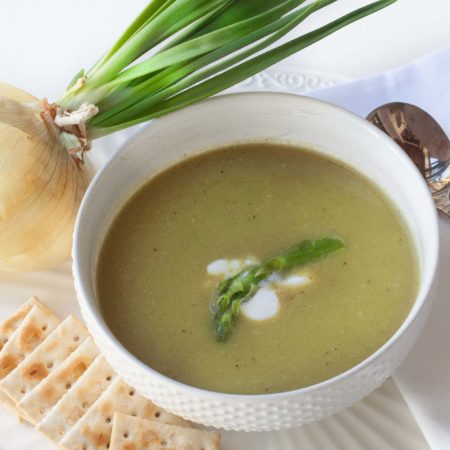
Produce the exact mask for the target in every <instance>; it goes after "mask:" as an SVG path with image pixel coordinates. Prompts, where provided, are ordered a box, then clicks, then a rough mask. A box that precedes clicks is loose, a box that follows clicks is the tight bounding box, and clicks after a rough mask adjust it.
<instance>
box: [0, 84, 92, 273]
mask: <svg viewBox="0 0 450 450" xmlns="http://www.w3.org/2000/svg"><path fill="white" fill-rule="evenodd" d="M87 184H88V176H87V172H86V170H85V168H84V165H83V164H82V163H81V162H77V161H76V160H75V159H74V158H73V157H72V156H70V155H69V153H68V152H67V150H66V149H65V148H64V147H63V145H62V144H61V141H60V139H59V131H58V129H57V128H56V127H52V126H51V124H47V123H46V122H45V121H44V120H43V119H42V117H41V116H40V104H39V102H38V101H37V100H36V99H35V98H34V97H32V96H31V95H29V94H27V93H26V92H24V91H22V90H20V89H17V88H14V87H12V86H9V85H5V84H0V270H2V271H17V270H21V271H32V270H38V269H44V268H48V267H52V266H55V265H57V264H58V263H60V262H62V261H64V260H65V259H67V258H68V257H69V255H70V249H71V241H72V232H73V225H74V221H75V218H76V214H77V210H78V207H79V204H80V201H81V199H82V196H83V194H84V192H85V190H86V187H87Z"/></svg>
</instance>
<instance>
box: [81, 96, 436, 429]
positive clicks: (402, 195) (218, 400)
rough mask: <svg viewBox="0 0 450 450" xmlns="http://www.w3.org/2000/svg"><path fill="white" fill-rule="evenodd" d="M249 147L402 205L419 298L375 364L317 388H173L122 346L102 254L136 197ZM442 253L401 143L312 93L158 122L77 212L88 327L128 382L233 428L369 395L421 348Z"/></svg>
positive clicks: (223, 100) (283, 421) (207, 107)
mask: <svg viewBox="0 0 450 450" xmlns="http://www.w3.org/2000/svg"><path fill="white" fill-rule="evenodd" d="M242 141H274V142H287V143H292V144H298V145H303V146H308V147H311V148H315V149H316V150H317V151H319V152H322V153H323V154H324V155H327V156H329V157H332V158H335V159H338V160H339V161H341V162H343V163H345V164H348V165H351V166H354V167H355V168H356V169H357V170H359V171H360V172H362V173H363V174H365V175H366V176H367V177H368V178H370V179H372V180H373V181H374V182H375V183H376V184H378V186H380V188H381V189H383V190H384V191H385V192H386V194H387V195H388V196H389V197H390V198H391V200H392V201H393V202H394V203H395V204H396V205H397V206H398V209H399V210H400V213H401V214H402V215H403V217H404V219H405V221H406V222H407V224H408V226H409V228H410V230H411V235H412V237H413V242H414V243H415V245H416V247H417V254H418V258H419V262H420V270H421V274H420V292H419V294H418V297H417V300H416V302H415V304H414V307H413V309H412V311H411V313H410V314H409V316H408V318H407V319H406V321H405V322H404V323H403V325H402V326H401V328H400V329H399V330H398V331H397V333H396V334H395V335H394V336H393V337H392V338H391V339H390V341H389V342H387V343H386V344H385V345H384V346H383V347H381V348H380V349H379V350H378V351H377V352H376V353H375V354H373V355H372V356H371V357H369V358H368V359H367V360H365V361H363V362H362V363H360V364H359V365H357V366H356V367H354V368H352V369H351V370H349V371H347V372H345V373H343V374H340V375H338V376H336V377H334V378H332V379H330V380H327V381H325V382H323V383H320V384H317V385H315V386H311V387H309V388H304V389H299V390H295V391H290V392H284V393H280V394H271V395H259V396H239V395H226V394H220V393H213V392H208V391H203V390H201V389H196V388H192V387H190V386H186V385H183V384H181V383H178V382H175V381H173V380H171V379H169V378H167V377H165V376H163V375H161V374H159V373H157V372H156V371H154V370H153V369H151V368H149V367H147V366H145V365H144V364H143V363H141V362H140V361H138V360H137V359H136V358H135V357H134V356H133V355H132V354H130V353H129V352H128V351H127V350H126V349H125V348H124V347H123V346H122V345H121V344H120V343H119V342H118V341H117V340H116V338H115V337H114V336H113V334H112V333H111V332H110V330H109V329H108V327H107V326H106V324H105V323H104V321H103V319H102V316H101V311H100V307H99V305H98V302H97V300H96V294H95V270H96V260H97V255H98V251H99V248H100V247H101V244H102V240H103V237H104V235H105V232H106V230H107V229H108V227H109V225H110V223H111V221H112V219H113V218H114V214H115V212H116V211H117V210H118V208H120V206H121V205H122V204H123V203H124V202H125V201H126V200H127V199H128V198H129V196H130V194H131V193H132V192H133V191H134V190H136V189H137V188H138V187H139V186H141V185H142V184H143V183H144V182H145V181H146V180H148V179H149V178H150V177H151V176H152V175H153V174H155V173H157V172H158V171H160V170H162V169H164V168H165V167H167V166H169V165H170V164H172V163H174V162H176V161H179V160H180V159H182V158H184V157H185V156H186V155H192V154H195V153H198V152H200V151H204V150H208V149H213V148H215V147H218V146H220V145H225V144H229V143H235V142H242ZM394 167H395V170H394V169H393V168H394ZM368 220H370V218H368ZM437 250H438V233H437V218H436V211H435V208H434V205H433V203H432V200H431V197H430V195H429V193H428V190H427V188H426V185H425V183H424V182H423V180H422V179H421V178H420V176H419V174H418V172H417V171H416V169H415V167H414V166H413V164H412V163H411V162H410V161H409V160H408V159H407V158H406V156H405V155H404V154H403V153H402V151H401V150H400V149H399V148H398V147H397V145H396V144H395V143H394V142H392V141H390V140H389V139H388V138H387V137H386V136H384V135H383V134H382V133H381V132H380V131H379V130H377V129H375V128H374V127H373V126H371V125H370V124H368V123H367V122H365V121H363V120H362V119H360V118H357V117H356V116H354V115H352V114H350V113H348V112H345V111H343V110H341V109H339V108H336V107H334V106H331V105H328V104H326V103H323V102H319V101H316V100H312V99H308V98H305V97H300V96H294V95H286V94H268V93H258V94H256V93H255V94H237V95H231V96H222V97H216V98H214V99H212V100H209V101H206V102H203V103H201V104H198V105H194V106H192V107H189V108H186V109H185V110H183V111H180V112H177V113H174V114H171V115H169V116H166V117H164V118H162V119H159V120H158V121H156V122H154V123H153V124H151V125H150V126H149V127H147V128H145V129H144V130H143V131H141V132H140V133H139V134H138V135H137V136H136V137H135V138H133V139H131V141H129V142H128V143H127V144H126V145H125V146H124V147H123V148H122V149H121V150H120V151H119V152H118V153H117V155H116V156H115V157H114V158H113V160H112V161H111V162H110V163H109V164H108V165H107V166H106V167H105V168H104V169H103V170H102V171H101V172H100V173H98V174H97V175H96V177H95V178H94V180H93V182H92V184H91V186H90V188H89V190H88V193H87V195H86V197H85V199H84V201H83V204H82V207H81V210H80V213H79V216H78V221H77V226H76V231H75V236H74V247H73V257H74V266H73V271H74V278H75V287H76V290H77V294H78V298H79V302H80V306H81V311H82V314H83V317H84V319H85V321H86V323H87V326H88V328H89V330H90V332H91V334H92V335H93V337H94V339H95V341H96V343H97V345H98V346H99V348H100V350H101V351H102V353H103V354H104V356H105V357H106V359H107V360H108V361H109V363H110V364H111V365H112V367H113V368H114V369H115V370H116V371H117V372H118V373H119V374H120V375H121V376H122V377H123V378H124V379H125V380H126V382H127V383H129V384H130V385H131V386H133V387H134V388H136V389H137V390H138V391H139V392H140V393H141V394H143V395H145V396H147V397H148V398H150V399H151V400H153V401H154V402H155V403H157V404H158V405H160V406H161V407H163V408H165V409H167V410H168V411H170V412H172V413H175V414H178V415H180V416H182V417H184V418H186V419H189V420H192V421H194V422H197V423H201V424H204V425H207V426H214V427H218V428H224V429H229V430H244V431H270V430H277V429H283V428H290V427H294V426H298V425H302V424H305V423H308V422H311V421H314V420H318V419H320V418H322V417H324V416H326V415H329V414H333V413H335V412H337V411H339V410H341V409H343V408H345V407H347V406H349V405H351V404H353V403H355V402H357V401H358V400H360V399H361V398H363V397H364V396H366V395H368V394H369V393H370V392H371V391H372V390H374V389H375V388H376V387H378V386H379V385H380V384H381V383H383V381H384V380H385V379H386V378H387V377H389V376H390V375H391V374H392V373H393V371H394V370H395V369H396V368H397V367H398V366H399V364H400V363H401V362H402V361H403V359H404V358H405V357H406V355H407V354H408V352H409V351H410V350H411V348H412V346H413V345H414V343H415V342H416V340H417V338H418V336H419V334H420V331H421V329H422V327H423V325H424V322H425V320H426V317H427V314H428V311H429V309H430V301H429V300H427V294H428V291H429V290H430V287H431V284H432V280H433V276H434V272H435V267H436V261H437V253H438V251H437ZM194 350H195V349H194Z"/></svg>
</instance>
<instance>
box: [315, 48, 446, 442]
mask: <svg viewBox="0 0 450 450" xmlns="http://www.w3.org/2000/svg"><path fill="white" fill-rule="evenodd" d="M310 95H311V96H313V97H316V98H320V99H323V100H326V101H328V102H331V103H334V104H337V105H339V106H342V107H343V108H345V109H348V110H350V111H353V112H354V113H356V114H358V115H360V116H362V117H366V116H367V114H368V113H370V112H371V111H372V110H373V109H375V108H376V107H377V106H380V105H382V104H384V103H389V102H393V101H403V102H407V103H412V104H415V105H417V106H420V107H421V108H423V109H424V110H425V111H427V112H429V113H430V114H431V115H432V116H433V117H434V118H435V119H436V120H437V121H438V122H439V123H440V124H441V126H442V127H443V128H444V130H445V131H446V132H447V134H448V135H449V136H450V48H445V49H441V50H438V51H436V52H434V53H432V54H430V55H428V56H425V57H423V58H421V59H419V60H417V61H415V62H413V63H412V64H409V65H407V66H405V67H402V68H400V69H397V70H394V71H392V72H389V73H385V74H382V75H378V76H374V77H371V78H367V79H363V80H358V81H353V82H349V83H345V84H341V85H338V86H335V87H331V88H327V89H322V90H319V91H315V92H313V93H311V94H310ZM439 220H440V234H441V236H440V237H441V246H440V262H439V269H438V275H437V279H436V284H435V291H434V293H433V294H432V296H433V297H434V298H433V301H434V303H433V307H432V312H431V315H430V317H429V320H428V322H427V325H426V326H425V329H424V332H423V334H422V336H421V338H420V340H419V342H418V344H417V345H416V346H415V347H414V350H413V351H412V353H411V354H410V356H408V358H407V360H406V361H405V363H404V364H403V365H402V366H401V368H400V369H399V370H398V371H397V372H396V373H395V375H394V379H395V381H396V382H397V384H398V386H399V388H400V390H401V392H402V393H403V395H404V397H405V399H406V402H407V403H408V405H409V407H410V409H411V411H412V413H413V414H414V416H415V418H416V420H417V422H418V424H419V426H420V427H421V429H422V432H423V433H424V435H425V438H426V439H427V441H428V442H429V444H430V446H431V448H432V449H433V450H449V449H450V218H447V217H445V216H443V215H441V216H440V219H439ZM402 450H403V449H402Z"/></svg>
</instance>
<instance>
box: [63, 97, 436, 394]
mask: <svg viewBox="0 0 450 450" xmlns="http://www.w3.org/2000/svg"><path fill="white" fill-rule="evenodd" d="M236 97H240V98H243V97H248V98H249V99H250V98H253V97H272V98H274V97H276V98H280V97H289V98H296V99H298V100H299V101H300V102H303V106H305V102H306V104H307V103H308V102H309V103H315V104H318V105H321V106H322V107H325V108H329V109H330V110H334V111H335V112H337V113H339V114H342V115H343V116H347V118H349V119H351V120H354V121H355V123H357V124H359V125H362V126H364V127H366V128H367V130H368V131H369V132H371V133H373V134H375V135H377V136H378V138H381V139H382V141H384V143H385V144H386V146H385V148H387V149H389V150H390V151H392V152H394V153H396V155H397V157H398V158H400V160H402V162H403V163H404V164H406V165H408V166H410V168H413V169H414V172H415V173H416V177H415V182H416V183H418V184H419V185H420V186H421V189H422V192H423V193H424V200H425V202H427V203H428V209H429V210H430V212H431V214H433V221H432V222H433V229H432V230H430V235H432V238H431V240H432V245H431V246H430V247H427V249H428V251H429V252H430V255H431V256H430V264H429V268H428V270H427V271H426V273H425V277H424V278H423V279H422V280H421V285H420V289H419V292H418V294H417V296H416V299H415V301H414V303H413V305H412V307H411V310H410V312H409V313H408V316H407V317H406V318H405V320H404V321H403V322H402V324H401V325H400V327H399V328H398V329H397V330H396V332H395V333H394V334H393V335H392V336H391V337H390V338H389V340H388V341H386V342H385V343H384V344H383V345H382V346H381V347H379V348H378V349H377V350H376V351H375V352H374V353H372V354H371V355H370V356H368V357H367V358H366V359H364V360H362V361H361V362H359V363H358V364H356V365H355V366H353V367H351V368H350V369H348V370H346V371H344V372H341V373H339V374H337V375H335V376H333V377H331V378H327V379H326V380H323V381H321V382H319V383H316V384H313V385H310V386H306V387H303V388H299V389H293V390H288V391H282V392H275V393H268V394H230V393H223V392H218V391H210V390H207V389H202V388H198V387H195V386H191V385H188V384H185V383H182V382H180V381H177V380H174V379H172V378H170V377H168V376H166V375H164V374H162V373H160V372H158V371H157V370H155V369H153V368H152V367H150V366H148V365H147V364H145V363H144V362H142V361H141V360H140V359H138V358H137V357H136V356H134V355H133V354H132V353H131V352H130V351H129V350H127V348H126V347H124V345H123V344H122V343H121V342H120V341H119V340H118V339H117V338H116V337H115V336H114V334H113V333H112V331H111V330H110V329H109V327H108V326H107V324H106V322H105V321H104V319H103V317H102V315H101V314H97V313H96V312H95V308H94V307H93V306H92V302H93V299H91V298H90V297H89V295H88V293H87V291H86V289H85V286H84V282H83V280H82V277H81V270H80V267H79V263H78V247H79V246H80V245H83V244H82V240H81V237H80V233H81V232H80V228H81V224H82V222H83V216H84V214H85V209H86V208H87V205H88V203H89V202H90V198H91V197H92V196H93V195H95V194H94V193H95V189H96V185H97V182H98V180H99V179H100V178H101V177H103V174H104V173H105V172H106V171H107V170H108V168H109V166H110V165H112V164H114V163H115V160H116V158H117V157H118V156H120V154H121V153H122V152H123V151H125V149H126V148H127V147H128V146H129V145H131V144H132V143H133V142H134V141H135V140H137V139H139V138H140V137H141V136H142V134H144V133H145V132H146V130H147V129H148V128H149V127H151V126H152V124H153V122H150V123H149V124H148V125H147V126H145V127H144V128H142V129H141V130H139V132H138V133H137V134H135V135H134V136H132V137H130V138H129V139H127V140H126V141H125V142H124V143H123V144H122V145H121V146H120V148H119V149H118V151H117V152H116V153H115V154H114V156H113V157H112V158H111V159H110V160H109V161H108V162H107V163H106V164H105V165H104V166H103V167H102V168H101V169H100V170H99V171H98V172H97V173H96V174H95V176H94V178H93V179H92V181H91V183H90V185H89V187H88V189H87V191H86V193H85V195H84V198H83V200H82V202H81V205H80V209H79V211H78V215H77V220H76V224H75V230H74V235H73V246H72V258H73V265H72V273H73V277H74V284H75V290H76V292H77V297H78V301H79V303H80V307H81V311H82V313H83V315H85V314H89V316H90V318H91V319H92V322H93V323H95V324H96V326H97V328H98V329H97V330H96V332H101V334H102V336H103V338H105V339H106V340H107V341H109V342H110V343H112V345H113V347H114V349H115V350H116V351H117V352H118V353H120V354H121V356H122V357H123V358H125V359H126V360H128V361H130V362H131V363H132V364H133V365H137V366H139V369H140V370H141V371H143V372H144V373H145V374H146V375H148V376H149V377H151V378H152V379H153V380H155V381H158V382H159V383H161V384H166V385H171V386H172V387H173V388H174V389H177V390H182V391H189V392H190V393H191V394H193V395H195V396H197V397H204V398H210V399H214V400H231V401H233V400H235V401H247V402H248V401H258V402H259V401H270V400H275V399H277V400H279V399H285V398H290V397H294V396H297V395H304V394H309V393H312V392H314V391H317V390H321V389H324V388H327V387H328V386H330V385H333V384H335V383H337V382H339V381H341V380H343V379H345V378H347V377H349V376H351V375H353V374H355V373H357V372H359V371H361V370H363V369H364V368H366V367H367V366H368V365H369V364H371V363H372V362H373V361H375V360H376V359H378V358H379V357H380V356H381V355H382V354H383V353H385V352H386V351H387V350H388V349H390V347H392V345H393V344H394V343H395V342H396V341H397V340H398V339H399V338H400V337H401V336H402V335H403V334H404V333H405V331H406V330H407V329H408V328H409V327H410V326H411V325H412V324H413V322H414V321H415V319H416V317H417V315H418V314H419V312H420V311H421V309H422V308H423V306H424V303H425V302H426V301H427V298H428V294H429V292H430V290H431V287H432V284H433V281H434V278H435V274H436V268H437V263H438V255H439V228H438V214H437V210H436V207H435V204H434V202H433V199H432V196H431V194H430V192H429V190H428V186H427V184H426V182H425V180H424V179H423V178H422V176H421V175H420V173H419V171H418V170H417V168H416V166H415V165H414V163H413V162H412V161H411V160H410V159H409V157H408V156H407V155H406V154H405V152H404V151H403V150H402V149H401V148H400V146H399V145H398V144H397V143H396V142H394V141H393V140H392V139H391V138H389V137H388V136H387V135H386V134H385V133H383V132H382V131H381V130H379V129H378V128H377V127H375V126H374V125H372V124H371V123H370V122H368V121H367V120H365V119H363V118H361V117H360V116H358V115H356V114H354V113H352V112H350V111H348V110H345V109H343V108H341V107H339V106H336V105H333V104H331V103H328V102H325V101H323V100H318V99H314V98H311V97H307V96H303V95H298V94H291V93H281V92H245V93H232V94H225V95H219V96H215V97H212V98H209V99H207V100H204V101H202V102H199V103H196V104H194V105H190V106H188V107H186V108H184V109H182V110H180V111H175V112H173V113H170V114H169V115H170V116H174V115H181V116H182V115H185V114H189V111H190V110H192V109H195V108H199V107H200V108H202V107H203V105H204V104H209V103H216V102H219V103H220V102H224V101H233V99H234V98H236ZM266 104H267V105H270V104H271V102H270V99H267V103H266ZM157 120H164V118H162V119H157ZM356 170H357V168H356ZM375 184H377V183H376V182H375ZM87 322H88V321H87ZM94 339H95V335H94Z"/></svg>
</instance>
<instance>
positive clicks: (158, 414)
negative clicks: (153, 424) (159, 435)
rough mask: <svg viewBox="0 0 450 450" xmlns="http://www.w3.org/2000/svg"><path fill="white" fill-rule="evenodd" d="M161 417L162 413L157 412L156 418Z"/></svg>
mask: <svg viewBox="0 0 450 450" xmlns="http://www.w3.org/2000/svg"><path fill="white" fill-rule="evenodd" d="M160 415H161V413H160V412H159V411H156V412H155V417H156V418H157V419H158V418H159V416H160Z"/></svg>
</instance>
